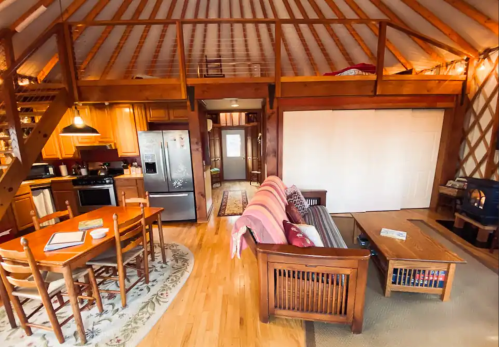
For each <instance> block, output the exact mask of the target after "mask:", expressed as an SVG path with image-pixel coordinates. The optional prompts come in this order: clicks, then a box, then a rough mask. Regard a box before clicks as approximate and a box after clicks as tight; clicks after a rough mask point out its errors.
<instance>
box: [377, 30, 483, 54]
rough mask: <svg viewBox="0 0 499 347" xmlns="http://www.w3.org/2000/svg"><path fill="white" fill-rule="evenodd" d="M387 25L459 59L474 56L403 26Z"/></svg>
mask: <svg viewBox="0 0 499 347" xmlns="http://www.w3.org/2000/svg"><path fill="white" fill-rule="evenodd" d="M386 25H388V26H390V27H392V28H394V29H396V30H398V31H401V32H403V33H405V34H407V35H409V36H414V37H416V38H418V39H420V40H421V41H425V42H428V43H430V44H432V45H434V46H436V47H439V48H442V49H443V50H446V51H448V52H450V53H452V54H454V55H457V56H458V57H469V58H473V56H472V55H471V54H469V53H466V52H464V51H461V50H460V49H457V48H454V47H452V46H449V45H447V44H445V43H443V42H440V41H437V40H435V39H432V38H431V37H429V36H426V35H424V34H421V33H419V32H417V31H414V30H411V29H408V28H404V27H403V26H400V25H398V24H395V23H393V22H390V21H388V22H386Z"/></svg>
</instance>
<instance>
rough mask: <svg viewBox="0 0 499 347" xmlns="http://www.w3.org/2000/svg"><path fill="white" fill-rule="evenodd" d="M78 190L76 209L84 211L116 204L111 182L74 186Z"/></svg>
mask: <svg viewBox="0 0 499 347" xmlns="http://www.w3.org/2000/svg"><path fill="white" fill-rule="evenodd" d="M74 188H75V189H76V191H77V192H78V210H79V212H80V213H86V212H89V211H92V210H96V209H98V208H100V207H103V206H116V194H115V192H114V186H113V185H112V184H106V185H102V186H75V187H74Z"/></svg>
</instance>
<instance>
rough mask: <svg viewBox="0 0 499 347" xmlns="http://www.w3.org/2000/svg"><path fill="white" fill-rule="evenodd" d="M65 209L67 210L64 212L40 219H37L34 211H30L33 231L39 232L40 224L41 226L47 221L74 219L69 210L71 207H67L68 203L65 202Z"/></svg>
mask: <svg viewBox="0 0 499 347" xmlns="http://www.w3.org/2000/svg"><path fill="white" fill-rule="evenodd" d="M66 207H67V209H66V210H65V211H57V212H54V213H51V214H48V215H46V216H43V217H41V218H38V216H37V214H36V211H33V210H32V211H31V212H30V213H31V218H32V219H33V225H34V226H35V230H40V229H41V227H40V224H43V223H45V222H48V221H49V220H53V219H56V218H62V217H65V218H68V219H72V218H73V217H74V215H73V211H72V210H71V206H69V201H67V200H66Z"/></svg>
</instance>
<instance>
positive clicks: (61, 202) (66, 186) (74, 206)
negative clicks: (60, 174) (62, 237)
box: [50, 181, 78, 216]
mask: <svg viewBox="0 0 499 347" xmlns="http://www.w3.org/2000/svg"><path fill="white" fill-rule="evenodd" d="M50 188H51V189H52V196H53V198H54V205H55V209H56V211H64V210H65V209H66V201H68V202H69V206H70V207H71V211H72V212H73V215H75V216H77V215H78V198H77V193H76V191H75V190H74V189H73V183H72V182H71V181H52V183H51V186H50Z"/></svg>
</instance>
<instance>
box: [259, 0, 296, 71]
mask: <svg viewBox="0 0 499 347" xmlns="http://www.w3.org/2000/svg"><path fill="white" fill-rule="evenodd" d="M269 4H270V9H271V10H272V15H273V16H274V18H278V17H277V10H276V8H275V5H274V2H273V1H269ZM260 6H261V7H262V11H263V16H264V17H265V18H267V11H266V10H265V5H264V3H263V0H260ZM281 34H282V33H281ZM281 38H282V43H283V45H284V49H285V50H286V53H287V54H288V58H289V63H290V64H291V68H292V69H293V73H294V74H295V76H298V68H297V67H296V63H295V61H294V59H293V55H292V54H291V49H290V47H289V45H288V40H287V39H286V36H284V35H281ZM279 44H280V43H279V41H276V45H279ZM279 72H280V71H279ZM276 74H277V71H276Z"/></svg>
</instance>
